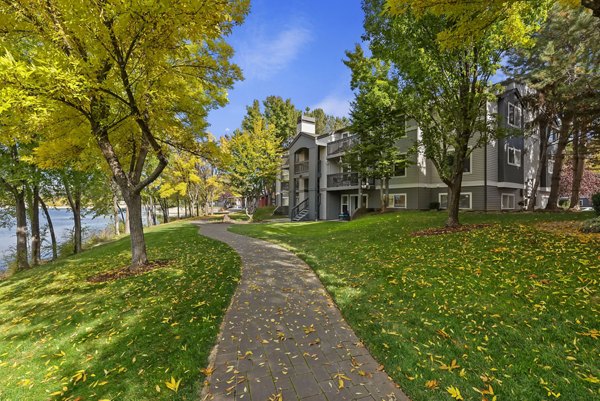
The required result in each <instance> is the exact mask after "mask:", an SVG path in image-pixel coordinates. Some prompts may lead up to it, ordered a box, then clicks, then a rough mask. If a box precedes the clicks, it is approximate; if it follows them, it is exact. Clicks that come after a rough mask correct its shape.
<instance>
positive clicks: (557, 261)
mask: <svg viewBox="0 0 600 401" xmlns="http://www.w3.org/2000/svg"><path fill="white" fill-rule="evenodd" d="M589 217H590V215H589V214H587V213H580V214H566V213H561V214H500V213H498V214H488V215H485V214H476V213H467V214H464V215H462V216H461V218H462V219H463V222H464V223H492V224H493V225H492V226H490V227H487V228H483V229H479V230H474V231H471V232H466V233H454V234H445V235H438V236H425V237H414V236H412V235H411V233H412V232H414V231H417V230H422V229H426V228H430V227H436V226H437V227H441V226H442V225H443V221H444V218H445V216H444V214H443V213H438V212H404V213H391V214H385V215H375V216H370V217H366V218H364V219H360V220H356V221H353V222H350V223H340V222H325V223H306V224H302V223H300V224H267V225H265V224H261V225H246V226H235V227H233V228H232V230H233V231H235V232H238V233H243V234H247V235H251V236H255V237H259V238H265V239H268V240H271V241H275V242H279V243H281V244H283V245H284V246H287V247H288V248H290V249H291V250H293V251H294V252H296V253H297V254H299V255H300V256H301V257H302V258H304V259H305V260H306V261H307V262H308V263H309V264H310V265H311V266H312V267H313V268H314V269H315V270H316V271H317V273H318V274H319V276H320V278H321V280H322V281H323V283H324V284H325V286H326V288H327V289H328V291H329V292H330V293H331V294H332V296H333V297H334V299H335V300H336V302H337V304H338V306H339V307H340V309H341V310H342V312H343V314H344V316H345V317H346V319H347V320H348V321H349V323H350V324H351V325H352V326H353V328H354V329H355V330H356V332H357V334H358V335H359V337H361V339H363V341H364V342H365V343H366V345H367V346H368V348H369V349H370V350H371V352H372V353H373V354H374V355H375V357H376V358H377V359H378V360H379V361H380V362H381V363H383V365H384V366H385V368H386V371H387V372H388V374H390V375H391V376H392V377H393V378H394V379H395V380H396V382H397V383H398V384H400V386H401V387H402V388H403V389H404V390H405V391H406V393H407V394H408V395H409V397H411V399H413V400H415V401H434V400H435V401H437V400H452V398H451V395H450V393H449V392H448V387H450V386H454V387H455V388H457V389H458V390H459V391H460V392H461V394H462V396H463V397H464V399H465V400H477V401H480V400H482V399H487V400H489V401H491V400H492V399H493V397H494V395H495V396H497V400H498V401H502V400H528V401H529V400H554V399H557V398H558V399H561V400H569V401H588V400H593V399H600V355H599V352H598V350H599V349H600V319H599V318H598V316H599V312H600V292H599V291H600V271H599V268H600V237H599V236H598V235H580V234H578V233H577V231H575V230H570V231H568V232H567V231H564V230H563V231H561V229H560V228H559V229H558V231H557V230H556V227H562V226H561V225H557V226H555V225H554V223H553V222H554V221H561V220H583V219H586V218H589ZM453 360H455V364H454V365H453V364H452V361H453ZM491 391H493V392H494V394H493V395H492V394H490V392H491ZM482 393H483V394H482ZM558 394H560V396H559V395H558Z"/></svg>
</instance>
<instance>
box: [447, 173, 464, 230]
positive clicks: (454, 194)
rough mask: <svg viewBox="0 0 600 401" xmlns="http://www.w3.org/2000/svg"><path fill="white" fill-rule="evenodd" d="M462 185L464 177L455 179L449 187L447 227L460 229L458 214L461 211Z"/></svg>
mask: <svg viewBox="0 0 600 401" xmlns="http://www.w3.org/2000/svg"><path fill="white" fill-rule="evenodd" d="M461 184H462V176H461V177H458V178H455V179H454V180H453V181H452V183H451V185H448V219H447V220H446V227H458V226H459V225H460V221H459V219H458V212H459V210H460V188H461Z"/></svg>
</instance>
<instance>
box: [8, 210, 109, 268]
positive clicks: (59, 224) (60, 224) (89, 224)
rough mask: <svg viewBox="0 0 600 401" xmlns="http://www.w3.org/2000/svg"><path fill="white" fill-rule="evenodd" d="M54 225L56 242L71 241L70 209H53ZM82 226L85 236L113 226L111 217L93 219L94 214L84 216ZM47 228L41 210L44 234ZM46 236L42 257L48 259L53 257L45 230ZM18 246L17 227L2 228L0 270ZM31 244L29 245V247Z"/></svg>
mask: <svg viewBox="0 0 600 401" xmlns="http://www.w3.org/2000/svg"><path fill="white" fill-rule="evenodd" d="M48 211H49V213H50V218H51V219H52V224H53V225H54V232H55V233H56V240H57V241H58V243H59V244H60V243H61V242H65V241H67V240H68V239H69V235H70V233H71V230H72V229H73V213H71V210H70V209H53V208H50V209H49V210H48ZM81 224H82V226H83V229H84V235H86V234H88V235H89V234H91V233H93V232H98V231H101V230H103V229H105V228H106V227H107V226H108V225H109V224H111V219H110V217H107V216H98V217H96V218H92V214H91V213H90V214H88V215H87V216H86V215H83V216H82V218H81ZM46 226H47V223H46V216H45V215H44V213H42V210H40V228H41V230H42V232H44V228H45V227H46ZM45 232H46V235H45V236H44V238H43V240H42V257H44V258H48V257H50V256H51V255H52V253H51V252H52V251H51V250H50V247H49V245H50V232H49V231H48V230H45ZM16 244H17V238H16V235H15V227H14V226H13V227H10V228H1V227H0V270H5V269H6V265H7V258H9V257H10V256H11V253H12V252H13V251H14V249H15V247H16ZM29 245H30V244H28V246H29Z"/></svg>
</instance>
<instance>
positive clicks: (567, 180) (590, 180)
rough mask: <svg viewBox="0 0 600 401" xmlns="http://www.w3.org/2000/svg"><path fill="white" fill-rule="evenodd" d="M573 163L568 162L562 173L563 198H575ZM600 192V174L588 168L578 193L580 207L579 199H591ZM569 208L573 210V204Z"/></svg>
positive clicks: (581, 180) (560, 190) (581, 179)
mask: <svg viewBox="0 0 600 401" xmlns="http://www.w3.org/2000/svg"><path fill="white" fill-rule="evenodd" d="M573 181H574V177H573V161H571V160H570V161H568V162H567V163H565V164H564V166H563V169H562V171H561V179H560V189H559V194H560V196H561V197H565V198H571V197H572V196H573ZM599 191H600V173H595V172H593V171H591V170H589V169H587V168H584V169H583V172H582V174H581V178H580V186H579V190H578V192H577V205H579V198H580V197H584V198H590V199H591V197H592V195H594V194H595V193H598V192H599ZM569 207H570V208H572V207H574V206H571V202H569Z"/></svg>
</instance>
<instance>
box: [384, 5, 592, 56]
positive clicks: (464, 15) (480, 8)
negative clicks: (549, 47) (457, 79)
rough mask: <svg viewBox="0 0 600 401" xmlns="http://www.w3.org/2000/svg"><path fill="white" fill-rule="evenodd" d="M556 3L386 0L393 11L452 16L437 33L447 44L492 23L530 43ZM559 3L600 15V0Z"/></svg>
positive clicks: (483, 30) (482, 31) (480, 31)
mask: <svg viewBox="0 0 600 401" xmlns="http://www.w3.org/2000/svg"><path fill="white" fill-rule="evenodd" d="M553 3H555V2H554V1H549V0H469V1H439V0H387V4H386V7H387V10H388V12H389V13H390V14H392V15H401V14H404V13H406V12H411V13H414V14H415V15H417V16H423V15H425V14H431V15H436V16H440V17H441V16H443V17H444V18H447V19H449V20H450V21H451V22H452V23H451V24H449V25H448V26H447V27H446V28H445V29H443V30H442V31H440V32H439V33H438V41H439V43H440V44H442V45H443V46H444V47H454V46H459V47H460V45H461V44H462V43H463V42H464V41H465V40H471V39H472V38H476V39H479V38H482V37H485V36H486V35H487V33H486V32H488V31H489V28H490V27H491V26H494V28H495V29H496V30H497V31H498V33H499V34H500V35H502V36H505V37H506V38H507V39H508V40H509V41H510V42H512V43H514V44H517V45H527V44H531V35H532V34H533V33H534V32H535V31H536V30H537V28H538V27H539V24H540V23H541V22H542V21H543V19H544V18H545V15H546V12H547V11H548V9H549V8H550V7H551V6H552V4H553ZM558 3H559V4H561V5H563V6H567V7H572V8H577V7H579V6H580V5H581V4H583V5H584V6H585V7H587V8H589V9H590V10H592V12H593V13H594V15H595V16H596V17H597V18H600V3H598V1H596V0H583V1H580V0H559V1H558ZM532 22H533V23H532Z"/></svg>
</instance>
